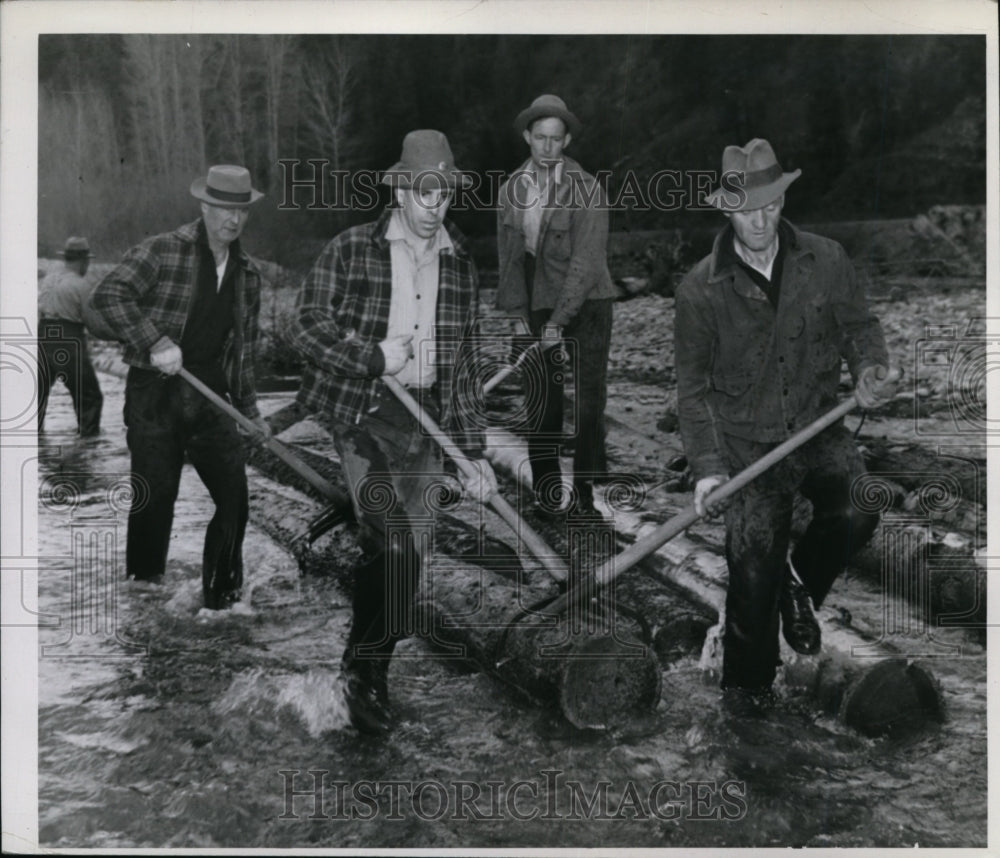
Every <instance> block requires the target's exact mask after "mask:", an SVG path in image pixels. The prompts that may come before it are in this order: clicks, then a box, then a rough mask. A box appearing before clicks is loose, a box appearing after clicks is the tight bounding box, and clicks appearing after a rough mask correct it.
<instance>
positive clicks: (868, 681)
mask: <svg viewBox="0 0 1000 858" xmlns="http://www.w3.org/2000/svg"><path fill="white" fill-rule="evenodd" d="M784 678H785V684H786V685H788V686H789V687H792V688H798V689H801V690H804V691H806V692H808V693H810V694H811V695H812V696H813V697H814V698H815V699H816V700H817V701H818V702H819V704H820V706H821V707H822V708H823V709H824V710H825V711H826V712H828V713H829V714H831V715H836V716H837V718H838V719H839V720H840V721H841V722H843V723H844V724H846V725H847V726H849V727H853V728H854V729H855V730H857V731H858V732H859V733H863V734H864V735H866V736H890V737H892V738H899V737H900V736H903V735H905V734H908V733H912V732H914V731H918V730H920V729H922V728H924V727H925V726H926V725H927V724H930V723H936V724H941V723H943V722H944V720H945V712H944V704H943V698H942V696H941V689H940V686H939V685H938V683H937V680H936V679H935V678H934V676H933V675H932V674H931V672H930V670H929V669H928V668H926V667H925V666H923V665H921V664H920V663H918V662H914V661H910V660H908V659H904V658H888V659H885V660H884V661H880V662H878V663H877V664H875V665H868V666H863V665H861V664H858V663H857V662H856V661H852V660H850V659H848V658H846V657H844V656H843V655H841V654H839V653H833V654H828V655H825V656H823V657H821V658H810V659H800V660H799V661H796V662H795V663H794V664H791V665H788V666H787V667H786V668H785V675H784Z"/></svg>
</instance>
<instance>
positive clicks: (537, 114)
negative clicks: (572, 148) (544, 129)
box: [514, 95, 581, 134]
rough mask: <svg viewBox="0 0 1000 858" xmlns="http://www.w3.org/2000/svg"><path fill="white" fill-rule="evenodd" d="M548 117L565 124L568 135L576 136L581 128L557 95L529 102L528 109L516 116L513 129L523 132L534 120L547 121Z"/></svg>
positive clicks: (543, 96) (578, 121)
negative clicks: (557, 119)
mask: <svg viewBox="0 0 1000 858" xmlns="http://www.w3.org/2000/svg"><path fill="white" fill-rule="evenodd" d="M550 116H555V117H557V118H559V119H561V120H562V121H563V122H564V123H566V130H567V131H568V132H569V133H570V134H576V133H577V132H578V131H579V130H580V128H581V125H580V120H579V119H577V118H576V115H575V114H574V113H573V112H572V111H571V110H570V109H569V108H568V107H567V106H566V102H565V101H563V100H562V99H561V98H560V97H559V96H558V95H540V96H538V98H536V99H535V100H534V101H533V102H531V106H530V107H526V108H525V109H524V110H522V111H521V112H520V113H519V114H517V119H515V120H514V127H515V128H516V129H517V130H518V131H525V130H527V129H528V127H529V126H530V125H531V123H532V122H534V121H535V120H536V119H547V118H548V117H550Z"/></svg>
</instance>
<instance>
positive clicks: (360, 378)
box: [292, 130, 496, 734]
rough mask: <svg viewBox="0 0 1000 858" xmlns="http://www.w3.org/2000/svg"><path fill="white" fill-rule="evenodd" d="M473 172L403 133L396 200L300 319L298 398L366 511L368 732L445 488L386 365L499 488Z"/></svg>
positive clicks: (360, 592)
mask: <svg viewBox="0 0 1000 858" xmlns="http://www.w3.org/2000/svg"><path fill="white" fill-rule="evenodd" d="M467 178H468V177H467V176H463V175H462V174H461V173H460V171H459V170H457V169H456V167H455V163H454V158H453V157H452V152H451V147H450V146H449V145H448V140H447V138H446V137H445V135H444V134H442V133H441V132H440V131H430V130H421V131H411V132H410V133H409V134H407V135H406V137H405V139H404V140H403V152H402V157H401V158H400V160H399V162H398V163H396V164H395V165H394V166H393V167H392V168H391V169H390V170H389V171H387V172H386V174H385V176H384V177H383V180H382V181H383V182H384V183H386V184H389V185H390V186H391V187H392V194H393V205H392V206H391V207H390V208H388V209H387V210H386V211H385V212H384V213H383V214H382V215H381V216H380V217H379V218H378V219H377V220H375V221H373V222H371V223H366V224H363V225H361V226H356V227H353V228H351V229H348V230H346V231H345V232H342V233H341V234H340V235H338V236H337V237H336V238H334V239H333V240H332V241H331V242H330V243H329V244H327V246H326V248H324V250H323V252H322V254H321V255H320V257H319V259H318V260H317V261H316V264H315V266H314V267H313V269H312V271H311V272H310V274H309V275H308V276H307V277H306V280H305V282H304V284H303V286H302V290H301V292H300V293H299V300H298V305H297V312H296V321H295V322H294V323H293V331H292V338H293V340H294V341H295V342H296V344H297V345H298V346H299V348H300V349H301V351H302V353H303V355H304V356H305V359H306V367H305V369H304V371H303V374H302V386H301V387H300V389H299V401H300V402H301V403H302V404H303V405H304V406H305V407H306V408H308V409H309V410H310V411H313V412H315V413H316V415H317V417H318V419H319V420H320V422H321V423H322V424H323V425H324V426H325V427H326V428H327V429H328V430H329V431H330V432H331V434H332V435H333V438H334V441H335V443H336V447H337V451H338V453H339V455H340V462H341V465H342V467H343V469H344V475H345V477H346V479H347V483H348V485H349V487H350V490H351V495H352V498H353V501H354V506H355V511H356V514H357V519H358V522H359V523H360V525H361V527H360V541H361V547H362V549H363V551H364V555H365V556H364V558H363V562H362V563H360V564H359V566H358V567H357V569H356V571H355V582H356V583H355V587H354V602H353V621H352V625H351V631H350V635H349V637H348V640H347V647H346V649H345V651H344V657H343V668H344V674H345V678H346V681H347V684H346V692H347V694H346V696H347V704H348V709H349V712H350V716H351V721H352V723H353V724H354V726H355V727H356V728H357V729H358V730H360V731H362V732H366V733H375V734H377V733H381V732H384V731H385V730H387V729H388V728H389V726H390V717H391V716H390V712H389V708H388V686H387V676H388V670H389V661H390V658H391V656H392V653H393V650H394V649H395V646H396V643H397V642H398V641H399V640H401V639H402V638H404V637H406V636H407V635H409V634H412V633H413V631H414V621H415V617H414V616H413V613H414V612H413V604H412V603H413V595H414V593H415V591H416V588H417V584H418V581H419V576H420V571H421V567H422V566H423V565H424V564H425V561H426V552H427V549H428V547H429V543H430V541H431V538H432V530H431V528H432V526H433V516H434V507H433V503H434V501H433V499H434V498H435V497H439V496H440V494H441V492H440V485H439V480H440V475H441V457H440V451H439V450H438V449H437V447H436V446H435V445H434V443H433V442H432V441H431V439H430V438H429V437H428V436H427V435H426V433H424V432H422V431H421V429H420V426H419V425H418V424H417V422H416V421H415V420H414V418H413V417H412V416H411V415H410V413H409V412H408V411H407V410H406V409H405V408H404V407H403V405H402V404H401V403H400V402H399V401H398V400H397V399H396V397H395V396H393V394H392V392H391V391H389V390H387V389H386V387H385V385H383V384H382V383H381V382H380V380H379V379H380V377H381V376H383V375H391V376H394V377H395V378H396V380H398V381H399V382H401V383H402V384H403V385H404V386H405V387H407V388H408V389H409V390H410V391H412V393H413V395H414V397H415V398H416V399H417V400H418V402H419V403H420V404H421V405H422V406H423V408H424V409H425V410H426V411H427V412H429V413H430V415H431V416H432V417H434V418H435V419H436V420H437V421H438V422H439V424H440V425H442V427H443V428H444V430H445V431H446V432H449V433H450V434H451V435H452V437H453V438H455V440H456V441H457V442H458V443H459V446H461V447H462V449H463V451H464V452H465V453H466V455H468V456H469V457H470V458H471V459H473V460H474V462H475V464H477V466H478V476H477V478H476V479H474V480H465V479H463V483H464V487H465V489H466V491H467V492H468V493H469V494H470V495H471V496H472V497H473V498H474V499H475V500H477V501H479V502H480V503H482V502H484V501H486V500H487V499H488V498H489V497H490V494H491V493H492V491H494V490H495V489H496V479H495V477H494V475H493V471H492V469H491V468H490V466H489V465H488V464H487V463H486V461H485V460H484V459H482V451H483V437H482V433H481V431H480V430H479V429H477V423H476V420H475V410H474V402H475V399H474V397H473V396H472V393H473V391H472V390H471V385H470V383H469V380H468V379H469V378H471V377H474V376H469V375H468V373H469V372H470V367H471V361H470V360H469V358H470V357H471V355H470V353H469V340H468V335H469V334H470V333H471V332H472V327H473V324H474V322H475V315H476V304H477V300H478V295H477V285H478V279H477V273H476V267H475V264H474V263H473V260H472V257H471V256H470V254H469V251H468V249H467V247H466V243H465V239H464V238H463V236H462V235H461V233H460V232H459V231H458V230H457V229H456V228H455V226H453V225H452V224H451V223H450V222H449V221H446V220H445V215H446V214H447V211H448V206H449V205H450V203H451V200H452V196H453V193H454V189H455V187H456V186H457V184H458V183H459V182H460V181H465V180H466V179H467ZM436 486H437V487H436Z"/></svg>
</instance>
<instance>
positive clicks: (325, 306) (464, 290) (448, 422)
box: [290, 210, 483, 456]
mask: <svg viewBox="0 0 1000 858" xmlns="http://www.w3.org/2000/svg"><path fill="white" fill-rule="evenodd" d="M390 215H391V212H390V211H389V210H386V211H385V212H383V214H382V215H381V216H380V217H379V218H378V220H376V221H373V222H370V223H366V224H362V225H360V226H355V227H352V228H350V229H348V230H345V231H344V232H342V233H340V235H338V236H337V237H336V238H334V239H333V240H332V241H330V242H329V243H328V244H327V245H326V247H325V248H324V249H323V252H322V253H321V254H320V256H319V258H318V259H317V260H316V263H315V265H314V266H313V269H312V271H310V273H309V274H308V276H307V277H306V279H305V281H304V282H303V284H302V289H301V291H300V292H299V297H298V303H297V306H296V312H295V315H294V318H293V321H292V326H291V332H290V336H291V339H292V341H293V342H294V343H295V344H296V346H297V348H298V349H299V350H300V351H301V353H302V355H303V356H304V357H305V360H306V366H305V369H304V370H303V373H302V385H301V387H300V388H299V395H298V400H299V402H300V403H301V404H302V405H303V406H305V407H306V408H308V409H309V410H311V411H314V412H318V413H321V414H324V415H326V416H327V417H331V418H333V419H334V420H336V421H339V422H341V423H348V424H353V423H358V422H360V420H361V418H362V417H363V416H364V415H365V414H366V413H369V412H370V411H373V410H375V409H376V408H377V407H378V402H379V400H380V398H381V397H383V396H386V397H391V396H392V393H391V392H389V391H388V390H386V388H385V386H384V385H383V384H382V383H381V382H380V381H379V380H378V377H377V376H373V375H372V374H371V368H372V367H373V366H377V365H378V361H377V360H376V361H374V362H373V361H372V355H373V353H374V351H375V350H376V349H377V348H378V343H379V342H381V341H382V340H384V339H385V336H386V332H387V330H388V324H389V303H390V301H391V299H392V256H391V251H390V244H389V242H388V241H387V240H386V238H385V232H386V229H387V228H388V225H389V217H390ZM445 228H446V229H447V230H448V234H449V235H450V236H451V240H452V243H453V244H454V250H453V251H450V250H446V251H443V252H442V253H441V255H440V264H439V275H438V278H439V279H438V300H437V319H436V323H435V348H436V365H437V387H438V393H439V396H440V406H441V421H440V422H441V425H442V427H443V428H444V429H445V431H446V432H450V433H451V434H452V437H453V438H454V439H455V441H456V443H458V444H459V446H461V447H462V448H463V449H464V450H465V452H466V453H467V454H468V455H470V456H479V455H481V453H482V450H483V433H482V424H481V421H477V420H476V417H475V415H476V413H477V412H476V409H475V402H476V399H475V393H474V389H475V385H473V384H472V383H471V380H472V378H473V372H474V361H473V360H471V359H470V358H471V356H472V349H473V347H474V343H473V340H472V337H471V335H472V334H473V333H474V330H475V320H476V311H477V308H478V300H479V297H478V292H479V279H478V275H477V273H476V266H475V263H474V262H473V261H472V258H471V257H470V256H469V254H468V251H467V249H466V245H465V238H464V237H463V236H462V234H461V232H459V230H458V229H457V228H456V227H455V226H454V225H452V224H451V223H450V222H447V221H446V222H445Z"/></svg>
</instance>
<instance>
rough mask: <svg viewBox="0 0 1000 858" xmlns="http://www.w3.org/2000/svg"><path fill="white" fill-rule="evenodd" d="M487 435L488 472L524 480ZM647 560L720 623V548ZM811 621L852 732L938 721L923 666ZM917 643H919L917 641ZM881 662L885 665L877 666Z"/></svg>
mask: <svg viewBox="0 0 1000 858" xmlns="http://www.w3.org/2000/svg"><path fill="white" fill-rule="evenodd" d="M492 434H493V437H494V439H495V442H496V443H494V444H493V445H491V447H492V448H493V449H492V450H488V451H487V453H488V454H489V455H491V458H492V460H493V463H494V465H496V466H498V467H501V468H504V469H505V470H507V471H509V472H510V473H512V474H514V475H516V476H522V477H523V476H524V475H525V473H526V469H525V468H524V467H523V458H524V455H525V450H524V445H523V443H521V442H520V441H519V439H517V438H516V437H514V436H512V435H510V434H509V433H503V432H502V431H501V430H493V431H492ZM607 513H608V514H610V515H611V516H612V517H613V520H614V524H615V528H616V529H617V531H618V533H619V537H620V538H621V539H622V540H623V541H628V540H630V539H631V540H633V541H634V540H637V539H639V538H641V537H642V536H644V535H645V534H647V533H649V532H651V531H652V530H654V529H655V526H654V525H652V524H650V523H648V522H644V521H642V519H641V518H640V517H639V516H638V515H636V514H635V513H634V512H631V511H629V510H623V509H613V510H611V509H609V510H607ZM647 560H648V561H650V562H651V563H657V564H658V566H659V569H660V571H661V573H662V574H663V575H664V576H666V577H667V578H669V580H670V581H671V582H672V583H673V584H674V585H675V586H676V587H678V588H679V589H680V591H681V592H683V593H686V594H688V595H689V596H690V597H691V599H692V600H693V601H694V602H696V603H698V604H701V605H707V606H710V607H711V608H712V610H713V611H714V613H715V617H716V619H717V620H719V619H720V618H721V617H722V616H723V611H724V606H725V597H726V580H727V575H728V572H727V567H726V560H725V557H724V556H723V555H722V553H721V547H720V546H713V545H710V544H709V543H707V542H706V541H705V540H704V539H701V538H699V537H698V536H697V535H694V534H691V533H690V532H688V533H685V534H682V535H680V536H678V537H676V538H674V539H673V540H671V541H669V542H667V543H665V544H664V545H662V546H660V548H659V549H658V550H657V551H656V552H655V553H654V554H653V555H651V556H650V557H649V558H647ZM882 598H883V600H884V602H885V603H886V604H888V605H889V606H890V607H891V608H892V611H893V612H895V613H896V614H898V615H901V616H902V615H908V613H909V607H908V605H907V604H906V603H905V602H903V601H902V600H900V599H899V598H898V597H897V596H896V595H894V594H882ZM818 618H819V620H820V624H821V626H822V628H823V647H824V654H825V655H829V654H830V653H835V654H838V655H839V656H840V657H841V658H844V659H848V658H849V659H852V660H853V663H855V664H857V665H858V667H857V668H856V669H853V668H852V670H851V671H850V675H851V681H850V682H849V683H848V684H847V687H846V688H844V689H842V690H841V697H842V698H843V697H844V696H845V695H846V693H847V691H848V690H849V691H850V695H849V697H847V698H845V699H849V700H850V705H848V706H844V707H841V708H839V709H838V714H839V715H840V717H842V718H848V717H849V718H850V719H851V720H850V724H851V726H854V727H856V728H857V729H859V730H860V731H862V732H866V733H867V734H869V735H876V734H880V733H881V732H891V731H892V730H893V729H895V727H894V726H893V725H898V724H902V723H906V724H907V725H908V726H910V727H916V726H921V725H925V724H929V723H936V722H939V721H940V720H941V718H942V717H943V716H942V713H943V701H942V699H941V695H940V692H939V691H938V690H937V686H936V684H935V683H934V682H933V678H932V677H931V675H930V673H929V671H928V670H926V669H925V668H922V667H920V668H916V669H911V668H909V667H907V669H901V668H900V667H899V665H898V662H899V658H898V652H894V650H893V647H892V645H891V641H890V640H887V639H885V638H884V637H883V636H882V635H880V634H879V630H877V629H874V630H872V632H871V633H865V632H862V631H861V630H860V629H858V628H856V627H854V626H853V625H852V618H851V616H850V612H849V611H846V610H840V611H838V610H835V609H833V608H831V607H825V608H823V609H822V610H821V611H819V612H818ZM883 631H884V630H883ZM714 642H715V639H714V638H713V637H712V636H709V637H708V638H707V639H706V647H705V650H704V652H703V658H702V665H703V667H705V668H706V669H712V670H717V669H718V668H719V658H720V655H721V653H720V652H719V651H718V650H717V649H716V648H713V644H714ZM910 643H912V640H910V641H904V643H903V645H904V646H909V644H910ZM917 643H918V644H920V643H926V642H921V641H920V640H918V641H917ZM781 646H782V655H783V659H784V662H785V664H786V668H787V666H788V665H796V664H798V663H799V662H806V663H807V664H808V663H816V662H818V657H808V656H801V655H798V654H796V653H794V652H792V651H791V650H790V649H788V648H787V646H786V644H785V643H784V641H782V643H781ZM928 654H931V653H928ZM937 654H940V652H938V653H937ZM886 662H892V664H891V665H888V666H883V665H885V664H886ZM829 686H830V683H829V682H826V681H824V682H823V683H819V684H815V685H813V686H810V687H809V690H810V691H811V693H813V694H816V693H819V692H820V691H822V689H824V688H826V689H827V690H826V691H824V692H823V693H824V694H827V695H828V696H829V695H830V694H832V691H830V690H829ZM845 723H847V722H845Z"/></svg>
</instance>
